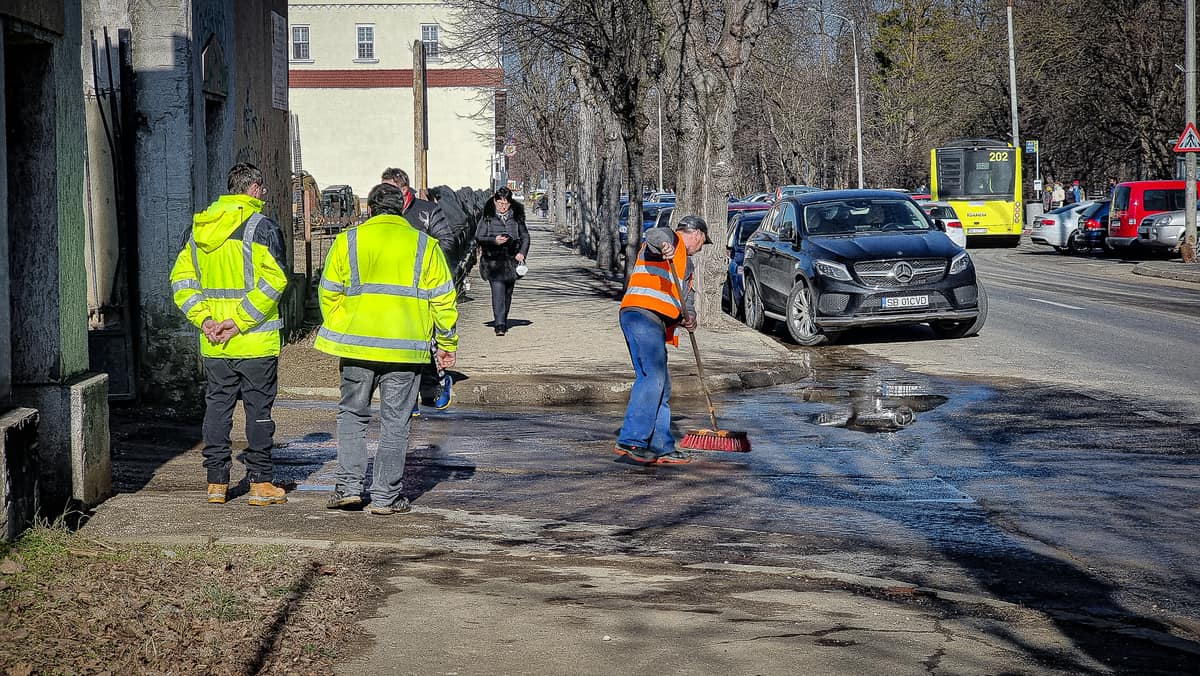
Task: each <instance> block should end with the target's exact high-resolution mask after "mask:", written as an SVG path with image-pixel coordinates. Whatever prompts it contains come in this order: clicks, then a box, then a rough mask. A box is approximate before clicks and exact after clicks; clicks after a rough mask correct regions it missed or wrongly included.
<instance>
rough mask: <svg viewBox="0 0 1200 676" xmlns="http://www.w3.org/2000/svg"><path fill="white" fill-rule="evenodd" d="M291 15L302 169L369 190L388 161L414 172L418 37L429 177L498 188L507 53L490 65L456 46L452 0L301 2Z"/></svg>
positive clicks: (293, 103)
mask: <svg viewBox="0 0 1200 676" xmlns="http://www.w3.org/2000/svg"><path fill="white" fill-rule="evenodd" d="M288 13H289V15H288V35H289V39H290V46H289V66H288V96H289V108H290V110H291V112H292V113H294V114H295V119H296V123H297V130H296V131H298V134H299V149H300V154H301V158H302V164H303V167H302V168H303V169H304V170H305V171H307V172H309V173H310V174H312V175H313V177H314V178H315V179H316V180H317V182H318V185H319V186H320V187H322V188H324V187H326V186H328V185H340V184H346V185H350V186H351V187H352V188H353V190H354V192H355V194H356V195H359V196H360V197H365V196H366V194H367V192H368V191H369V190H370V189H371V187H372V186H374V185H376V184H377V183H379V177H380V174H381V173H382V172H383V170H384V169H385V168H387V167H399V168H401V169H404V170H405V171H407V172H408V173H409V175H410V176H413V175H414V150H413V147H414V113H413V88H412V80H413V42H414V41H416V40H421V41H422V42H423V43H424V45H425V52H426V64H427V65H426V68H427V75H426V86H427V92H428V93H427V97H426V101H427V106H428V109H429V127H428V128H429V151H428V160H427V161H428V172H429V175H428V184H429V185H430V186H435V185H449V186H450V187H452V188H456V189H457V188H460V187H463V186H469V187H472V188H479V189H487V188H489V187H490V185H491V179H492V162H493V157H494V154H495V148H496V136H497V130H496V128H495V99H496V92H497V91H498V90H499V88H500V86H501V83H502V80H503V71H502V70H501V69H500V65H499V61H498V60H495V61H494V62H493V63H490V64H483V66H485V67H480V64H477V63H466V62H463V61H461V60H456V59H455V58H454V57H453V56H452V55H451V54H450V53H449V50H448V47H449V46H450V45H452V43H453V40H454V35H453V33H454V16H453V10H451V8H450V7H448V6H447V5H446V4H445V3H443V2H421V1H417V0H409V1H400V2H395V1H391V2H388V1H384V0H359V1H358V2H314V1H307V0H291V1H290V2H289V3H288ZM294 151H295V149H294V148H293V152H294ZM414 180H415V176H414Z"/></svg>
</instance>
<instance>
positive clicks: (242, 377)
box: [203, 357, 279, 484]
mask: <svg viewBox="0 0 1200 676" xmlns="http://www.w3.org/2000/svg"><path fill="white" fill-rule="evenodd" d="M278 368H279V357H257V358H254V359H220V358H214V357H205V358H204V375H205V376H206V377H207V379H208V388H207V390H206V392H205V395H204V401H205V404H206V407H205V409H204V427H203V433H204V468H205V469H207V470H208V483H210V484H223V483H229V467H230V466H231V465H232V464H233V459H232V456H231V453H230V449H229V443H230V442H229V433H230V431H232V430H233V408H234V406H236V405H237V400H238V398H239V397H241V399H242V408H243V409H244V410H245V412H246V441H247V448H246V453H245V454H244V455H243V458H242V459H243V462H244V463H245V464H246V475H247V477H248V478H249V479H250V481H251V482H253V483H262V482H266V481H272V480H273V479H274V478H275V467H274V465H273V464H272V462H271V447H272V446H273V445H274V443H275V421H274V420H272V419H271V407H272V406H274V405H275V395H276V393H277V392H278V389H279V380H278Z"/></svg>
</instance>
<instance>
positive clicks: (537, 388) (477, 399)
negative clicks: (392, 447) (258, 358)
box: [279, 364, 809, 406]
mask: <svg viewBox="0 0 1200 676" xmlns="http://www.w3.org/2000/svg"><path fill="white" fill-rule="evenodd" d="M601 375H602V374H594V375H593V374H589V375H584V374H575V375H566V376H564V375H555V376H547V375H539V374H532V375H520V374H514V375H477V376H472V377H471V379H470V380H467V381H463V382H462V383H460V384H456V385H455V387H454V402H455V403H456V404H464V405H468V406H476V405H486V406H561V405H564V404H590V403H619V404H623V403H625V402H626V401H627V400H628V399H629V390H630V388H631V387H632V386H633V383H632V382H629V381H627V380H625V378H626V377H627V374H625V373H622V374H620V376H619V379H612V378H607V379H601V377H599V376H601ZM808 375H809V369H808V368H807V367H806V366H803V365H801V364H780V365H779V366H776V367H771V368H762V369H755V370H748V371H743V372H740V373H723V374H720V375H710V376H708V377H706V378H705V380H704V382H705V383H706V384H707V385H708V388H709V390H710V391H713V392H724V391H730V390H743V389H751V388H756V387H770V386H772V385H782V384H785V383H794V382H796V381H799V380H803V379H804V378H806V377H808ZM671 390H672V393H673V394H676V395H678V396H680V397H685V398H690V397H699V396H702V395H703V391H702V390H701V388H700V379H699V378H698V377H697V376H695V375H690V374H689V375H679V374H672V381H671ZM279 391H280V393H281V394H284V395H287V396H289V397H294V398H304V399H323V400H328V401H337V400H338V399H339V398H340V397H341V392H340V391H339V389H338V388H336V387H294V386H286V385H285V386H280V388H279Z"/></svg>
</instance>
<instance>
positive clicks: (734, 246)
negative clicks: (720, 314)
mask: <svg viewBox="0 0 1200 676" xmlns="http://www.w3.org/2000/svg"><path fill="white" fill-rule="evenodd" d="M766 215H767V211H766V209H763V210H761V211H760V210H755V211H735V212H733V213H731V214H730V215H729V240H728V241H727V242H726V243H725V251H726V252H727V253H728V254H729V267H728V269H727V270H726V271H725V284H724V285H723V286H722V287H721V309H722V310H724V311H725V312H727V313H729V314H731V315H733V316H734V317H737V318H739V319H741V317H742V261H743V260H744V259H745V258H746V240H748V239H750V235H753V234H754V231H755V230H757V229H758V226H759V225H761V224H762V220H763V216H766Z"/></svg>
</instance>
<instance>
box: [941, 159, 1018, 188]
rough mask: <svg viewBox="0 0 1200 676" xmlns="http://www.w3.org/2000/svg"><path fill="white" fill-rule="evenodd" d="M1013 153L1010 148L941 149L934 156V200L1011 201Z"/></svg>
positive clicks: (1013, 175)
mask: <svg viewBox="0 0 1200 676" xmlns="http://www.w3.org/2000/svg"><path fill="white" fill-rule="evenodd" d="M1016 155H1017V154H1016V152H1015V151H1013V150H1012V149H1011V148H979V149H974V148H942V149H939V150H938V154H937V165H938V166H937V176H938V199H946V198H951V197H981V198H983V197H1000V198H1005V199H1012V195H1013V192H1014V182H1015V178H1016V167H1015V164H1016Z"/></svg>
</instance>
